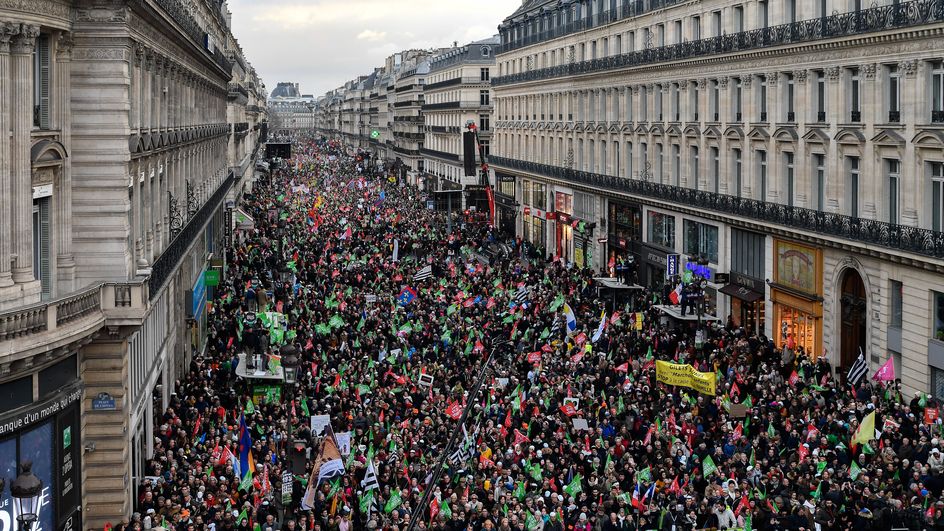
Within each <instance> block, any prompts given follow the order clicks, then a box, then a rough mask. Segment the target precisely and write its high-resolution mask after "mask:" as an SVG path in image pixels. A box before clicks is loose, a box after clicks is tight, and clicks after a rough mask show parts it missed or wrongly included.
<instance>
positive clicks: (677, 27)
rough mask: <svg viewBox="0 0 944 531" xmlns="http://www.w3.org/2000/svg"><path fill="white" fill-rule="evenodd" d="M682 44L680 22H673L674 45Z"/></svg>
mask: <svg viewBox="0 0 944 531" xmlns="http://www.w3.org/2000/svg"><path fill="white" fill-rule="evenodd" d="M681 42H682V21H681V20H676V21H675V44H680V43H681Z"/></svg>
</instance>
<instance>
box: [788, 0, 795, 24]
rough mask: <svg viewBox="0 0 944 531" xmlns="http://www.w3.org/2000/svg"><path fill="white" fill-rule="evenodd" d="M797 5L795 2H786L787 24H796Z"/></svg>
mask: <svg viewBox="0 0 944 531" xmlns="http://www.w3.org/2000/svg"><path fill="white" fill-rule="evenodd" d="M796 19H797V3H796V0H787V22H791V23H792V22H796Z"/></svg>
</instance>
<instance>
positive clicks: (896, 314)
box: [888, 280, 903, 328]
mask: <svg viewBox="0 0 944 531" xmlns="http://www.w3.org/2000/svg"><path fill="white" fill-rule="evenodd" d="M888 295H889V301H890V304H891V308H889V312H888V313H889V325H890V326H894V327H896V328H901V324H902V301H903V297H902V295H903V294H902V283H901V282H899V281H897V280H889V281H888Z"/></svg>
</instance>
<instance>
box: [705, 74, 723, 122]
mask: <svg viewBox="0 0 944 531" xmlns="http://www.w3.org/2000/svg"><path fill="white" fill-rule="evenodd" d="M720 102H721V88H720V87H719V86H718V81H717V80H714V81H712V82H711V109H709V111H708V112H710V113H712V117H711V120H712V121H714V122H717V121H718V113H719V112H720V109H721V105H720Z"/></svg>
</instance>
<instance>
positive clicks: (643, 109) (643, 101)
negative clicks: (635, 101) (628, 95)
mask: <svg viewBox="0 0 944 531" xmlns="http://www.w3.org/2000/svg"><path fill="white" fill-rule="evenodd" d="M639 114H640V119H641V120H642V121H644V122H645V121H646V120H648V119H649V89H647V88H646V87H639Z"/></svg>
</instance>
